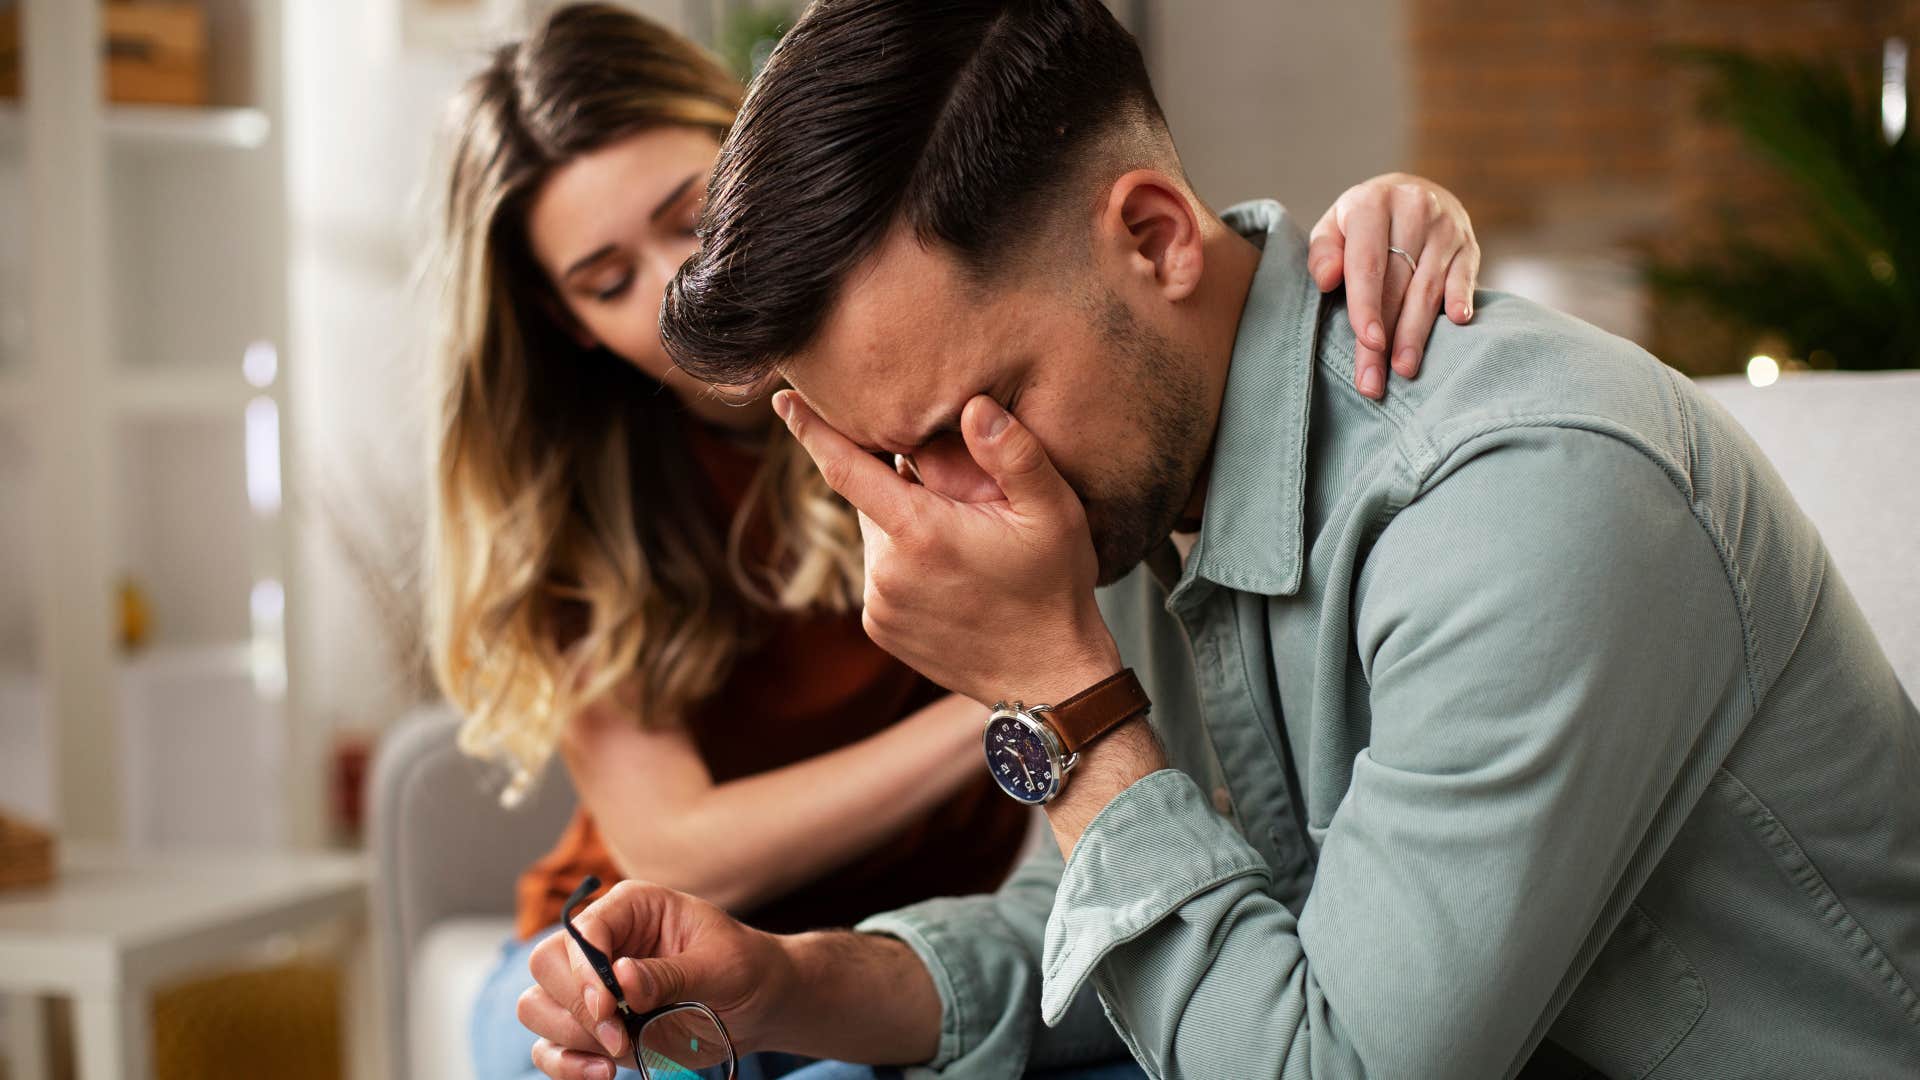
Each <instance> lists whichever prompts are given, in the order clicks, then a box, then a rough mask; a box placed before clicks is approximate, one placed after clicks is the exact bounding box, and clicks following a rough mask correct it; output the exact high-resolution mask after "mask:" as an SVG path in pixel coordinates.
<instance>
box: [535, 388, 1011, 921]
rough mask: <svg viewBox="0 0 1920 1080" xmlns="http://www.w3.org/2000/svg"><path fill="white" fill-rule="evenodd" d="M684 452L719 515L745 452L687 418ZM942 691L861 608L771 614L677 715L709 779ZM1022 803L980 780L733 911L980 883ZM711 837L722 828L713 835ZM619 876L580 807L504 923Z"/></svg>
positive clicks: (784, 915)
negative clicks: (853, 854)
mask: <svg viewBox="0 0 1920 1080" xmlns="http://www.w3.org/2000/svg"><path fill="white" fill-rule="evenodd" d="M688 427H689V428H690V429H694V430H690V431H689V441H690V442H691V443H692V445H693V448H694V451H695V457H696V460H698V461H699V463H700V465H701V467H702V468H703V469H704V470H705V471H706V472H707V474H708V477H709V479H710V480H711V481H712V482H713V488H714V490H715V492H716V493H717V494H718V495H719V496H720V498H719V499H718V500H717V501H718V502H719V503H722V504H724V505H723V506H719V507H716V510H722V509H723V510H724V511H725V513H726V514H727V515H728V516H729V517H730V516H731V514H732V512H733V509H734V508H735V507H737V506H738V505H739V503H740V500H741V499H742V497H743V496H744V494H745V492H746V489H747V486H748V483H749V482H750V481H751V480H752V477H753V473H754V470H755V469H756V468H757V467H758V459H757V458H756V457H755V456H754V455H752V454H751V453H749V452H747V451H746V450H744V449H741V448H740V447H738V446H735V445H733V444H731V443H728V442H727V441H725V440H723V439H721V438H719V437H716V436H714V435H712V434H711V433H707V432H705V431H704V430H701V429H699V426H698V425H693V424H689V425H688ZM943 693H944V692H943V691H942V690H941V689H940V688H939V687H938V686H935V685H934V684H932V683H930V682H928V681H927V680H926V679H924V678H922V677H921V676H920V675H919V674H918V673H917V672H915V671H914V670H913V669H912V668H909V667H907V666H906V665H905V664H902V663H901V662H900V661H898V660H895V659H894V658H893V657H892V656H890V655H888V654H887V653H886V652H884V651H882V650H881V649H880V647H879V646H877V645H875V644H873V642H872V641H871V640H869V639H868V638H867V635H866V632H865V631H864V630H863V629H862V628H861V626H860V615H859V613H858V612H853V613H851V614H846V615H806V616H782V617H774V618H771V621H770V625H768V626H767V627H766V628H765V631H764V636H763V637H762V639H761V641H760V643H759V644H757V645H755V646H754V647H753V648H751V649H750V650H749V651H747V652H746V653H744V654H743V655H742V656H741V657H740V658H739V660H738V662H737V663H736V664H735V667H734V675H733V676H732V677H731V678H729V679H728V680H727V682H726V683H725V684H724V685H723V686H722V687H721V689H720V691H719V692H718V693H717V694H715V695H714V696H713V697H712V698H711V699H710V700H708V701H707V702H706V703H704V704H703V705H702V706H701V707H700V708H698V709H696V710H695V711H694V712H693V715H692V716H691V717H690V718H689V727H690V731H691V734H692V736H693V739H694V742H695V745H697V746H698V747H699V750H700V755H701V757H702V758H704V759H705V761H706V764H707V768H708V769H709V770H710V771H711V772H712V774H713V779H714V782H715V783H726V782H727V781H729V780H736V779H739V778H741V777H744V776H752V775H754V774H756V773H762V772H767V771H770V770H773V769H778V768H780V767H782V766H785V765H791V764H794V763H795V762H799V761H803V760H805V759H807V758H810V757H814V756H817V755H819V754H824V753H827V752H829V751H832V750H836V749H839V748H840V747H843V746H846V745H848V744H850V743H854V742H858V741H859V740H861V739H863V738H866V737H867V736H869V735H872V734H875V733H876V732H878V731H880V730H881V729H883V728H885V727H887V726H888V725H890V724H892V723H893V722H894V721H896V720H898V719H900V718H901V717H904V716H906V715H907V714H908V713H911V712H913V711H914V710H916V709H918V708H920V707H921V706H923V705H926V704H928V703H929V702H932V701H934V700H936V699H938V698H939V697H940V696H941V695H942V694H943ZM1027 822H1028V811H1027V810H1026V809H1025V808H1024V807H1022V806H1020V805H1019V804H1017V803H1015V802H1013V800H1011V799H1008V798H1006V797H1005V796H1004V795H1001V794H1000V793H999V792H998V791H997V790H996V789H995V788H994V785H993V783H992V781H991V779H990V778H989V777H988V776H987V775H986V772H985V770H984V769H982V771H981V774H980V778H979V781H978V782H976V783H973V784H969V785H968V786H967V787H966V788H965V789H964V790H963V791H961V792H960V794H958V795H956V796H955V797H954V798H952V799H950V800H948V801H947V802H946V803H944V804H942V805H941V806H939V807H937V808H935V809H934V810H933V812H931V813H930V814H927V815H925V816H923V817H922V818H920V819H919V820H917V821H914V822H912V823H910V824H909V825H908V826H907V827H906V828H905V829H903V830H902V831H901V832H900V833H899V835H897V836H895V837H893V838H892V839H891V840H889V841H888V842H887V843H885V844H883V845H882V846H880V847H879V848H877V849H875V850H873V851H870V852H868V853H867V854H865V855H863V856H861V857H859V858H857V859H855V860H854V861H853V862H852V863H850V864H848V865H846V866H844V867H842V868H840V869H839V870H836V871H834V872H833V873H831V874H829V875H827V876H825V877H823V878H821V879H819V880H816V881H814V882H812V883H810V884H807V885H804V886H802V887H800V888H799V889H796V890H794V891H793V892H790V893H788V894H786V895H785V896H782V897H780V898H779V899H777V900H774V901H772V902H770V903H768V904H766V905H764V906H762V907H761V908H759V909H757V910H754V911H751V912H745V913H742V917H743V919H744V920H745V921H746V922H748V923H750V924H752V925H754V926H757V927H759V928H761V929H763V930H770V931H775V932H790V931H797V930H805V929H812V928H818V927H827V926H850V925H852V924H853V923H855V922H858V921H859V920H860V919H862V918H864V917H866V916H867V915H871V914H873V913H875V912H879V911H887V910H890V909H892V908H896V907H901V906H903V905H906V904H910V903H913V902H914V901H917V900H924V899H926V898H928V897H932V896H959V895H966V894H969V893H978V892H986V891H990V890H992V889H993V888H995V887H996V886H998V885H999V884H1000V882H1001V881H1002V880H1003V879H1004V878H1005V877H1006V875H1007V872H1008V871H1009V870H1010V869H1011V868H1012V865H1013V860H1014V858H1015V856H1016V855H1017V854H1018V852H1019V848H1020V844H1021V841H1022V839H1023V838H1024V836H1025V834H1026V829H1027ZM717 839H723V838H717ZM588 874H595V875H598V876H599V877H600V879H601V880H602V881H605V882H609V883H611V882H614V881H618V880H620V878H621V876H622V875H621V872H620V870H619V868H618V867H617V866H616V865H615V864H614V861H613V857H612V855H611V854H610V853H609V852H608V850H607V847H606V844H605V843H604V842H603V841H602V839H601V836H600V832H599V829H598V827H597V826H596V825H595V824H594V821H593V818H592V816H591V815H589V814H588V813H587V812H586V809H585V808H584V807H582V808H580V809H578V810H576V811H575V812H574V816H573V820H572V821H571V822H569V823H568V825H567V828H566V830H565V831H564V832H563V833H562V834H561V836H560V840H559V842H558V843H557V844H556V845H555V846H554V848H553V850H552V851H550V852H548V853H547V854H546V855H545V856H543V857H542V858H541V859H540V860H539V861H537V862H535V863H534V864H533V866H531V867H529V868H528V869H527V871H526V872H525V873H524V874H522V875H521V877H520V884H519V896H518V912H517V919H516V929H517V930H518V933H519V935H520V936H521V937H522V938H523V939H524V938H529V937H532V936H533V935H535V934H537V933H539V932H541V931H542V930H544V929H545V928H547V927H549V926H552V925H554V924H555V923H557V922H559V920H560V908H561V905H562V904H564V903H565V902H566V898H567V896H568V894H570V893H571V892H573V889H574V887H575V886H576V885H578V884H579V883H580V879H581V878H582V877H585V876H586V875H588Z"/></svg>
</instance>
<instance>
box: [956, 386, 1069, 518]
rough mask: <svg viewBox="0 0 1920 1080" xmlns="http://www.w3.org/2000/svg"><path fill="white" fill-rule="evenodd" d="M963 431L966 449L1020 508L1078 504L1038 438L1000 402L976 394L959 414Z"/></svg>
mask: <svg viewBox="0 0 1920 1080" xmlns="http://www.w3.org/2000/svg"><path fill="white" fill-rule="evenodd" d="M960 430H961V432H962V434H963V435H964V436H965V438H966V440H967V453H968V454H969V455H971V456H972V458H973V460H974V463H975V464H976V465H978V466H980V469H981V470H982V471H983V472H985V473H986V474H987V475H988V476H990V477H992V478H993V482H994V483H996V484H998V485H1000V490H1001V491H1002V492H1005V493H1006V496H1007V503H1008V504H1009V505H1010V506H1012V507H1013V509H1014V510H1015V511H1018V512H1021V513H1032V512H1034V511H1036V510H1039V511H1045V510H1048V509H1057V508H1061V507H1062V506H1063V505H1064V504H1065V503H1067V502H1071V503H1074V504H1075V505H1078V500H1077V499H1076V498H1075V497H1074V494H1073V489H1072V488H1070V487H1068V486H1067V482H1066V480H1065V479H1063V478H1062V477H1061V476H1060V473H1059V472H1058V470H1056V469H1055V468H1054V467H1053V460H1052V459H1051V458H1049V457H1048V456H1047V451H1046V448H1045V447H1043V446H1041V445H1040V440H1039V438H1038V437H1036V436H1035V435H1034V433H1033V432H1032V431H1030V430H1028V428H1027V426H1026V425H1025V424H1022V423H1021V422H1020V421H1019V419H1018V418H1016V417H1015V416H1014V415H1013V414H1012V413H1010V412H1008V411H1007V410H1006V409H1004V408H1002V407H1001V405H1000V403H999V402H998V401H995V400H994V399H993V398H991V397H989V396H987V395H986V394H978V395H976V396H975V397H974V398H973V400H971V401H969V402H967V407H966V408H965V409H964V410H962V411H961V413H960Z"/></svg>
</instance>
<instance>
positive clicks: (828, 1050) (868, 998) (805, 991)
mask: <svg viewBox="0 0 1920 1080" xmlns="http://www.w3.org/2000/svg"><path fill="white" fill-rule="evenodd" d="M777 940H778V941H779V942H780V945H781V952H782V954H783V956H784V957H785V962H784V964H783V965H782V969H781V971H780V974H779V980H780V982H779V986H778V989H777V990H776V993H775V1001H776V1002H777V1006H776V1009H775V1013H776V1015H775V1016H774V1017H772V1018H770V1020H769V1023H768V1025H767V1032H768V1039H767V1043H766V1048H767V1049H778V1050H786V1051H790V1052H793V1053H798V1054H804V1055H807V1056H809V1057H817V1058H825V1059H832V1060H840V1061H852V1062H864V1063H868V1064H881V1065H912V1064H919V1063H921V1062H925V1061H931V1060H932V1059H933V1055H934V1054H935V1053H936V1052H937V1051H938V1050H939V1047H940V1016H941V1012H940V1011H941V1003H940V991H939V989H938V988H937V987H935V986H934V982H933V976H932V974H931V973H929V972H928V971H927V968H926V965H925V964H923V963H921V962H920V957H919V956H918V955H917V954H915V953H914V951H913V949H912V948H911V947H910V946H908V945H907V944H906V943H905V942H903V941H900V940H899V939H897V938H890V937H885V936H883V935H879V934H862V933H855V932H853V931H850V930H822V931H816V932H813V933H806V934H788V935H782V936H780V937H779V938H778V939H777Z"/></svg>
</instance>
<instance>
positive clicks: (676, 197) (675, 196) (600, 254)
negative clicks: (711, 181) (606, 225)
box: [560, 172, 700, 278]
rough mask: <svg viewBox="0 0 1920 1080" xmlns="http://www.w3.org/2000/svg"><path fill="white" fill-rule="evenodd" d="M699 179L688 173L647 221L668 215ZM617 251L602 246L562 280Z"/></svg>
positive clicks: (695, 173)
mask: <svg viewBox="0 0 1920 1080" xmlns="http://www.w3.org/2000/svg"><path fill="white" fill-rule="evenodd" d="M699 179H700V174H699V173H698V172H692V173H688V174H687V177H686V179H684V180H682V181H680V182H679V183H678V184H675V185H674V186H673V190H672V191H669V192H667V197H666V198H664V199H661V200H660V205H658V206H656V207H654V208H653V213H651V214H649V215H647V220H648V221H659V220H660V219H661V218H662V217H664V216H665V215H666V213H667V211H669V210H671V209H673V207H674V204H675V203H678V202H679V201H680V200H681V199H682V198H683V197H685V195H686V194H687V189H688V188H691V187H692V186H693V184H694V182H695V181H696V180H699ZM615 250H616V246H615V245H613V244H602V245H600V246H599V247H597V248H594V249H593V250H592V251H590V252H588V253H587V254H585V255H583V256H581V257H580V258H578V259H575V260H574V261H573V265H572V266H569V267H567V269H566V272H564V273H562V274H561V275H560V276H561V277H562V278H570V277H572V276H573V275H575V274H577V273H579V272H580V271H582V270H585V269H586V268H587V267H589V266H592V265H593V264H594V263H597V262H599V261H600V260H601V259H604V258H606V257H607V256H609V255H611V254H613V253H614V251H615Z"/></svg>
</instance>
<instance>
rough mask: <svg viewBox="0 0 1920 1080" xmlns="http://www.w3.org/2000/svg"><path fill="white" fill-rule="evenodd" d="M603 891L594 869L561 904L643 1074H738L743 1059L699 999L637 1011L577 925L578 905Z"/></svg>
mask: <svg viewBox="0 0 1920 1080" xmlns="http://www.w3.org/2000/svg"><path fill="white" fill-rule="evenodd" d="M599 891H600V879H599V878H597V877H594V876H593V875H591V874H589V875H588V876H587V878H586V879H585V880H584V881H582V882H580V887H579V888H577V889H575V890H573V895H572V896H570V897H568V898H567V906H566V907H564V908H562V909H561V910H560V922H561V925H563V926H565V927H566V928H567V936H569V937H571V938H573V943H574V944H575V945H578V946H580V951H581V953H583V954H585V956H586V958H587V963H589V964H591V965H593V970H594V974H596V975H599V976H600V981H601V982H602V983H604V984H606V987H607V993H609V994H612V995H613V1001H614V1005H615V1007H616V1008H617V1009H618V1011H619V1013H620V1023H621V1025H622V1026H623V1027H625V1028H626V1029H627V1039H628V1041H630V1042H631V1043H633V1054H634V1057H635V1059H636V1060H637V1061H638V1062H639V1065H640V1075H641V1077H642V1078H643V1080H734V1070H735V1069H736V1068H738V1066H739V1064H740V1062H739V1059H738V1058H736V1057H735V1056H734V1053H733V1040H732V1039H730V1038H728V1037H727V1027H726V1025H725V1024H722V1023H721V1022H720V1016H719V1014H718V1013H716V1012H714V1011H713V1010H712V1009H710V1008H708V1007H707V1006H705V1005H703V1004H701V1003H700V1002H698V1001H681V1002H676V1003H674V1004H672V1005H662V1006H661V1007H659V1008H657V1009H648V1010H647V1011H646V1012H643V1013H637V1012H634V1011H633V1010H632V1009H630V1008H628V1007H627V999H626V995H624V994H622V993H621V992H620V980H619V979H616V978H614V977H613V961H612V960H611V959H610V958H608V956H607V954H606V953H603V952H601V951H600V950H599V949H597V948H595V947H594V946H593V944H592V943H591V942H589V941H588V940H587V939H586V938H585V937H583V936H582V935H581V933H580V931H579V930H576V929H574V925H573V909H574V908H577V907H579V906H580V905H581V904H584V903H586V900H587V897H589V896H592V895H593V894H594V893H596V892H599Z"/></svg>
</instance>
